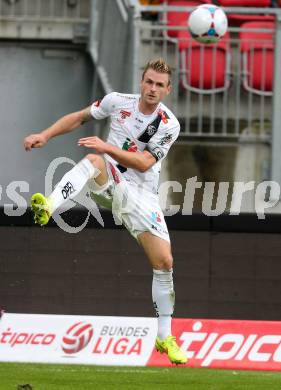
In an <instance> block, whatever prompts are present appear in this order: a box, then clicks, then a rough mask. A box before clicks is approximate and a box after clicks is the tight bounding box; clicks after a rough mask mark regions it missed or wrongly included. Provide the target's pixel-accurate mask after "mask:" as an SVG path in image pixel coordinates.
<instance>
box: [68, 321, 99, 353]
mask: <svg viewBox="0 0 281 390" xmlns="http://www.w3.org/2000/svg"><path fill="white" fill-rule="evenodd" d="M93 334H94V329H93V326H92V324H89V323H86V322H78V323H76V324H74V325H72V326H71V327H70V328H69V329H68V330H67V332H66V333H65V335H64V336H63V338H62V345H61V347H62V350H63V352H65V353H67V354H73V353H77V352H80V351H81V350H82V349H84V348H85V347H86V346H87V345H88V344H89V342H90V340H91V338H92V337H93Z"/></svg>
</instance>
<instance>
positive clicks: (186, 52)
mask: <svg viewBox="0 0 281 390" xmlns="http://www.w3.org/2000/svg"><path fill="white" fill-rule="evenodd" d="M178 39H179V50H180V58H181V84H182V86H183V87H184V88H185V89H187V90H190V91H192V92H197V93H202V94H211V93H216V92H222V91H224V90H226V89H227V88H228V87H229V86H230V62H231V56H230V44H229V33H226V35H225V36H224V37H223V38H222V39H221V40H220V41H219V42H218V43H217V44H209V45H204V44H201V43H199V42H197V41H195V40H194V39H192V38H191V37H190V35H189V33H188V32H187V31H180V33H179V37H178Z"/></svg>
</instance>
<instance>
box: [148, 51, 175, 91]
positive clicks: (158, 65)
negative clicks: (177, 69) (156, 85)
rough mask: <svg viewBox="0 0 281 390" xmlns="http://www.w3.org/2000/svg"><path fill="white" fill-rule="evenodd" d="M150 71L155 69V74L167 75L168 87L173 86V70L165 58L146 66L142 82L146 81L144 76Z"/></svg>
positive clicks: (152, 61)
mask: <svg viewBox="0 0 281 390" xmlns="http://www.w3.org/2000/svg"><path fill="white" fill-rule="evenodd" d="M148 69H153V70H155V72H158V73H166V74H167V75H168V76H169V81H168V85H169V84H171V76H172V69H171V67H170V66H169V65H168V64H167V62H166V61H165V60H164V59H163V58H157V59H155V60H151V61H149V62H148V63H147V64H146V66H145V68H144V70H143V72H142V80H143V79H144V76H145V74H146V72H147V71H148Z"/></svg>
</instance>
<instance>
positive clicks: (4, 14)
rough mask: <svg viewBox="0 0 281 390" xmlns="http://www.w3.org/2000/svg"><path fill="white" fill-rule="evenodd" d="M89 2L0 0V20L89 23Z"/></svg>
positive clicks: (85, 0)
mask: <svg viewBox="0 0 281 390" xmlns="http://www.w3.org/2000/svg"><path fill="white" fill-rule="evenodd" d="M89 19H90V0H11V1H9V0H0V20H6V21H16V20H17V21H52V22H55V21H79V22H87V23H88V22H89Z"/></svg>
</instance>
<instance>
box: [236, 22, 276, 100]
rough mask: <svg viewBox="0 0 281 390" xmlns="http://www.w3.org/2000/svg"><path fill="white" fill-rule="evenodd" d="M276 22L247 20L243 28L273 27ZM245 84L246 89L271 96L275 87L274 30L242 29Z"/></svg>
mask: <svg viewBox="0 0 281 390" xmlns="http://www.w3.org/2000/svg"><path fill="white" fill-rule="evenodd" d="M274 27H275V24H274V22H247V23H244V24H242V25H241V28H243V29H254V28H255V29H272V30H274ZM239 37H240V41H241V52H242V76H243V86H244V88H245V89H246V90H248V91H250V92H253V93H256V94H259V95H265V96H270V95H272V89H273V70H274V41H273V32H272V31H269V32H254V31H245V30H244V31H241V32H240V33H239Z"/></svg>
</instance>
